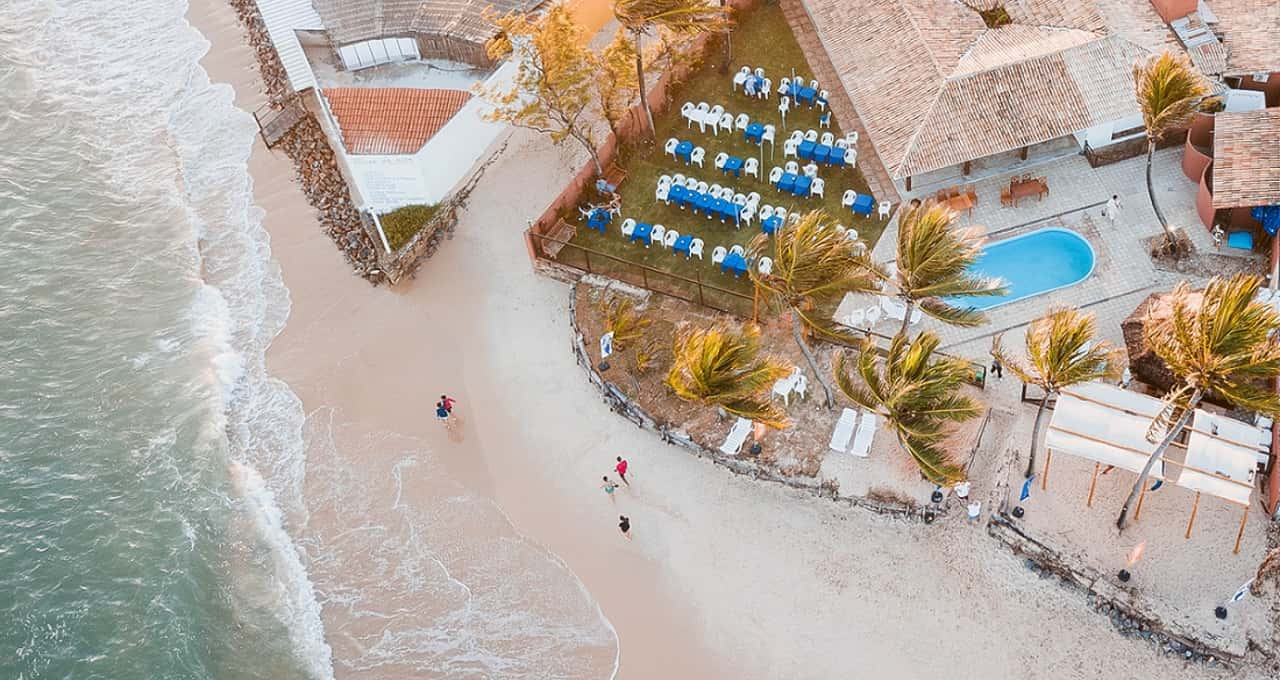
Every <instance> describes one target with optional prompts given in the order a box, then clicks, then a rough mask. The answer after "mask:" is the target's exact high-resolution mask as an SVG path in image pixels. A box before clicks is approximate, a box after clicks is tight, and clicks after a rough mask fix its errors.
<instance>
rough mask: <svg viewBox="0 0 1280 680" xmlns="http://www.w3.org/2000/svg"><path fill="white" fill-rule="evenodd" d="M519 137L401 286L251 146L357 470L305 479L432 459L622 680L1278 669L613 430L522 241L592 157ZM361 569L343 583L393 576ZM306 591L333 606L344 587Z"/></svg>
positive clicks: (236, 50) (314, 359)
mask: <svg viewBox="0 0 1280 680" xmlns="http://www.w3.org/2000/svg"><path fill="white" fill-rule="evenodd" d="M188 17H189V20H190V21H191V23H192V24H193V25H194V26H196V28H197V29H198V30H200V31H201V33H202V34H204V35H205V37H206V39H208V40H209V41H210V42H211V43H212V46H211V49H210V53H209V55H206V57H205V58H204V59H202V61H201V63H202V65H203V66H204V67H205V68H206V70H207V71H208V72H209V74H210V79H211V80H212V81H214V82H224V83H231V84H233V86H234V87H235V89H236V102H237V105H238V106H240V107H241V108H242V109H246V110H252V108H253V106H254V104H255V99H256V98H260V97H261V94H260V93H259V92H258V85H257V82H258V80H257V79H258V76H257V64H256V62H255V61H254V55H253V54H252V51H251V50H249V49H248V48H247V46H246V45H245V43H244V41H243V38H242V34H241V29H240V24H239V23H238V20H237V19H236V17H235V14H234V12H233V11H232V10H231V9H230V6H229V5H228V4H226V3H225V2H224V0H203V2H201V3H195V4H193V5H192V6H191V8H190V10H189V13H188ZM511 142H512V143H511V144H510V147H509V149H508V150H507V152H506V153H505V154H504V156H503V157H502V158H501V159H499V162H498V163H496V164H495V166H494V167H493V168H491V170H490V172H489V173H488V174H487V175H486V181H485V182H484V183H482V185H481V186H480V187H477V191H476V193H475V194H473V196H472V199H471V202H470V203H471V205H470V206H469V207H468V209H467V210H466V211H465V213H466V214H464V215H462V216H461V219H460V222H459V225H458V229H457V236H456V238H454V239H452V241H451V242H450V243H448V244H446V245H445V246H444V247H443V248H441V250H440V252H438V253H437V255H436V256H435V257H434V258H432V259H431V261H430V262H429V264H427V265H425V266H424V267H423V268H422V269H421V270H419V273H418V276H417V278H416V279H414V280H410V281H408V282H406V283H405V284H402V285H401V286H398V287H396V288H392V289H390V290H387V289H381V288H373V287H370V286H369V285H368V284H367V283H366V282H364V281H363V280H362V279H359V278H358V277H356V276H353V275H351V273H350V271H349V269H348V268H347V267H346V266H345V265H344V264H343V262H342V261H341V255H339V254H338V253H337V251H336V250H335V249H334V248H333V247H332V241H331V240H330V239H329V238H328V237H327V236H325V235H324V233H323V232H322V230H321V229H320V228H319V227H318V225H317V224H316V219H315V216H314V214H313V212H312V211H311V209H310V207H309V206H308V205H307V204H306V201H305V198H304V197H303V196H302V194H301V191H300V189H299V188H298V186H297V184H296V182H295V180H294V179H293V177H294V172H293V166H292V163H291V162H290V161H289V159H288V158H286V157H285V156H284V155H283V154H282V153H278V154H273V153H272V152H269V151H267V150H266V149H264V148H263V147H262V144H261V141H260V140H256V141H255V146H254V150H253V156H252V158H251V160H250V172H251V174H252V176H253V179H254V196H255V202H256V203H257V205H259V206H260V207H262V208H263V209H264V210H265V211H266V215H265V217H264V226H265V227H266V229H267V230H268V232H269V234H270V236H271V244H272V250H273V257H274V259H275V260H276V261H277V262H278V263H279V264H280V266H281V268H282V271H283V276H284V280H285V282H286V286H287V287H288V288H289V290H290V297H291V299H292V303H293V310H292V312H291V314H290V317H289V320H288V323H287V325H286V327H285V330H284V331H283V332H282V333H281V335H280V336H279V337H278V338H277V339H276V341H275V342H274V343H273V344H272V345H271V347H270V349H269V350H268V354H267V365H268V368H269V370H270V373H271V375H272V376H274V377H276V378H278V379H281V380H284V381H285V382H287V383H288V384H289V385H290V387H291V388H292V389H293V391H294V392H295V393H296V394H297V395H298V396H299V397H300V398H301V399H302V401H303V404H304V406H305V409H306V411H307V413H308V432H309V433H312V434H314V432H312V430H313V429H323V427H324V426H325V423H324V419H325V417H326V416H328V417H331V418H332V428H331V431H332V434H333V441H332V442H330V443H331V444H332V446H333V448H334V449H335V450H336V451H339V452H342V454H343V456H345V457H346V458H347V459H349V460H348V461H347V462H348V465H346V466H345V467H343V466H338V465H334V464H331V463H332V461H329V460H328V459H327V456H330V455H332V452H329V451H326V450H323V447H313V446H312V445H314V444H316V443H317V440H316V439H313V438H311V437H309V438H308V443H309V450H308V461H307V464H308V495H310V493H311V491H312V488H311V486H312V478H313V476H314V477H324V476H326V475H331V474H332V475H338V476H339V481H342V482H347V481H348V479H346V478H342V477H341V475H343V474H354V473H353V471H352V470H351V469H348V468H351V467H358V468H360V469H359V470H356V472H358V473H361V474H360V475H359V477H360V479H359V480H357V481H359V482H361V483H364V484H366V485H368V488H369V489H370V490H371V492H372V493H370V494H369V495H370V497H372V498H374V499H375V500H379V499H381V498H383V497H384V496H385V497H386V498H387V499H388V500H389V502H390V507H391V508H393V509H399V508H402V507H405V508H410V509H414V508H418V509H423V510H428V509H430V505H431V501H433V500H436V494H437V493H438V492H439V490H440V489H441V488H442V485H441V484H440V483H439V480H434V481H433V480H431V479H425V478H424V477H425V475H424V474H422V473H420V472H419V471H416V470H414V467H413V466H412V465H411V464H406V460H411V459H406V457H405V456H403V455H401V454H402V453H403V452H404V451H406V450H408V451H418V452H420V453H419V454H417V455H418V456H419V457H420V458H427V459H430V461H431V462H435V461H438V462H439V471H441V472H443V473H444V476H446V477H447V478H448V479H449V480H456V483H457V485H458V486H459V487H465V490H466V491H467V492H468V493H472V494H477V495H478V496H480V497H483V498H485V499H491V500H492V501H493V502H494V504H495V507H496V508H498V510H499V512H500V513H501V514H502V515H503V516H504V517H505V518H506V521H508V522H509V523H510V524H511V525H513V526H514V529H515V531H517V532H519V535H520V536H521V537H524V538H527V539H528V540H530V541H533V542H534V543H535V544H536V545H537V546H540V547H545V549H546V550H548V551H550V554H551V555H553V556H555V557H557V558H558V559H560V560H562V561H563V562H564V563H565V564H566V565H567V566H568V567H569V568H571V569H572V570H573V572H574V573H575V574H576V576H577V578H578V579H579V580H580V582H581V584H582V585H583V587H585V588H586V589H587V590H588V591H589V592H590V594H591V596H592V597H593V598H594V602H595V603H596V604H597V605H598V606H599V607H600V609H601V611H603V613H604V615H605V616H606V617H607V619H608V621H609V622H610V623H611V624H612V625H613V627H614V628H615V629H616V631H617V636H618V639H619V648H620V652H619V654H620V659H619V661H620V664H621V665H620V668H619V669H618V672H617V673H616V675H617V677H622V678H650V677H670V678H684V677H690V678H693V677H696V678H719V677H723V678H729V677H733V678H756V677H759V678H771V677H797V678H810V677H812V678H825V677H833V676H835V675H838V674H845V675H847V674H849V673H850V672H853V673H854V674H856V675H864V674H865V675H870V674H884V675H886V676H888V677H901V678H931V677H938V676H939V675H940V674H942V675H946V674H955V673H957V671H959V676H960V677H1012V676H1015V675H1016V676H1025V677H1052V678H1094V677H1156V676H1159V677H1167V678H1188V679H1190V678H1197V679H1198V678H1225V677H1241V678H1243V677H1250V678H1252V677H1262V676H1254V675H1252V674H1251V672H1250V671H1247V670H1246V671H1244V672H1242V673H1232V674H1231V675H1230V676H1228V675H1224V674H1223V673H1221V672H1213V671H1209V670H1206V669H1199V668H1187V667H1185V666H1184V665H1182V664H1180V663H1178V662H1177V660H1174V659H1169V658H1166V657H1161V656H1160V655H1158V654H1155V653H1152V652H1151V651H1150V650H1149V649H1147V648H1146V647H1144V646H1141V645H1139V644H1135V643H1133V642H1131V641H1128V640H1126V639H1124V638H1121V637H1120V636H1119V635H1117V634H1116V633H1115V631H1113V630H1111V628H1110V624H1109V623H1108V622H1107V620H1106V618H1105V617H1100V616H1098V615H1097V614H1096V613H1093V612H1091V611H1089V609H1088V607H1087V605H1086V603H1085V600H1084V598H1083V597H1081V596H1076V595H1075V594H1072V593H1064V592H1063V589H1062V588H1060V587H1059V586H1057V585H1056V584H1055V583H1053V582H1046V581H1044V580H1042V579H1040V578H1038V577H1037V576H1036V575H1034V574H1030V573H1028V572H1027V570H1026V569H1025V568H1023V567H1022V565H1021V564H1020V560H1018V559H1016V558H1015V557H1013V556H1011V555H1008V554H1006V553H1005V552H1004V551H1003V549H1002V548H998V547H997V546H996V545H995V544H994V542H992V541H990V540H989V539H987V538H985V537H983V536H981V534H979V533H978V532H977V531H973V530H968V529H966V528H964V527H963V526H959V527H942V526H935V527H925V526H919V525H907V524H905V523H902V522H897V521H893V520H887V519H883V518H878V517H868V516H867V513H863V512H861V511H860V510H858V509H841V508H836V507H830V506H831V505H832V504H830V503H829V502H827V501H825V500H818V499H812V498H808V497H807V496H806V495H804V494H801V493H799V492H795V491H791V490H788V489H782V488H763V487H761V485H758V484H756V483H755V482H754V481H753V480H749V479H741V478H738V477H737V476H736V475H729V474H726V473H725V472H724V471H723V470H720V469H718V468H716V467H715V466H714V465H713V464H711V463H709V462H707V461H703V460H699V459H695V458H694V457H692V456H689V454H688V453H687V452H685V451H682V450H680V449H676V448H672V447H669V446H666V445H663V444H661V443H660V442H658V441H656V439H655V438H653V437H652V436H651V435H650V434H648V433H646V432H644V431H642V430H638V429H637V428H635V427H633V426H632V425H631V423H629V422H626V421H624V420H623V419H621V418H618V417H617V416H616V415H615V414H613V413H611V412H609V410H608V409H607V408H606V407H604V405H602V404H601V402H600V398H599V394H598V392H596V391H595V390H594V389H593V388H592V387H591V385H590V384H589V383H588V382H587V381H586V380H584V379H583V378H584V376H583V375H582V373H581V372H580V370H581V369H579V368H578V367H577V365H576V364H575V363H574V361H573V357H572V352H571V351H570V348H569V344H570V342H571V338H570V330H569V328H568V321H567V318H566V315H567V313H568V312H567V306H566V303H567V286H566V284H563V283H559V282H555V281H550V280H547V279H543V278H539V277H537V276H536V275H534V274H533V273H532V271H531V268H530V266H529V263H528V260H527V256H526V255H525V251H524V244H523V242H522V240H521V239H520V238H519V232H520V230H521V229H522V228H523V223H522V220H523V217H524V213H525V212H526V211H527V212H528V214H537V213H538V212H540V211H541V210H542V209H543V207H545V201H546V197H547V196H550V195H554V194H555V193H556V192H557V191H559V187H560V186H561V185H562V184H563V181H564V180H566V179H567V178H568V177H569V176H570V175H572V174H573V172H575V171H576V169H577V168H578V167H579V163H578V159H577V158H568V157H566V156H564V155H562V154H561V152H560V150H557V149H554V148H548V145H547V144H546V143H545V141H544V140H543V139H541V138H539V137H537V136H536V135H532V134H523V133H516V134H514V135H512V137H511ZM530 168H532V169H534V170H536V171H537V173H538V175H537V176H536V178H534V175H533V173H532V172H530ZM531 178H532V179H531ZM436 386H441V387H436ZM440 391H447V392H449V393H450V394H452V395H454V396H456V397H458V398H459V399H460V402H459V413H460V415H462V416H463V419H464V423H463V424H462V427H461V428H460V437H458V438H457V440H456V441H455V440H453V439H451V438H450V437H448V436H447V435H446V434H445V432H443V431H442V428H440V427H439V426H438V425H437V424H436V423H434V422H431V421H432V420H433V419H434V418H433V416H432V414H431V413H430V408H429V407H430V405H431V404H432V403H434V399H435V398H436V396H437V395H438V394H439V392H440ZM313 448H315V450H313ZM391 449H393V450H394V453H392V452H391V451H389V450H391ZM615 453H616V454H621V455H624V456H627V457H628V459H629V460H630V461H631V464H632V471H631V474H630V475H629V476H631V477H632V481H633V482H634V483H635V484H636V486H635V487H632V488H628V489H626V490H625V493H624V494H623V495H621V497H620V498H619V499H618V500H617V503H616V505H614V506H611V505H610V504H609V501H608V500H606V499H605V498H604V495H603V493H602V492H601V491H600V490H599V489H598V488H596V486H595V485H596V483H597V482H598V480H599V475H600V474H602V473H603V472H607V471H608V470H609V468H610V467H611V461H612V460H613V455H615ZM425 467H427V466H422V465H419V466H418V468H419V469H421V468H425ZM402 470H411V472H408V473H406V474H405V475H404V476H403V477H402V476H401V472H402ZM402 482H403V483H402ZM362 488H363V487H362ZM443 488H445V489H446V490H449V489H452V488H453V486H452V482H451V484H450V485H447V486H445V487H443ZM345 510H347V509H345V508H330V509H328V510H326V511H320V512H317V511H315V510H313V511H312V514H311V518H310V522H309V527H308V528H309V529H310V528H312V527H321V528H323V527H325V526H326V525H327V524H328V523H332V524H334V525H335V526H341V525H338V524H337V523H336V521H335V518H336V517H337V516H338V515H341V514H342V512H343V511H345ZM356 510H359V509H356ZM618 512H621V513H624V514H628V515H630V516H631V517H632V518H633V523H634V527H635V528H634V530H633V531H634V533H635V540H634V541H631V542H627V541H625V540H624V539H621V538H620V537H619V536H618V534H617V528H616V526H615V524H616V519H614V518H615V517H616V514H617V513H618ZM423 517H424V518H427V519H429V518H430V517H429V516H428V515H424V516H423ZM417 526H418V527H419V528H420V529H421V530H423V531H427V532H429V531H430V529H431V524H430V522H424V523H420V524H418V525H417ZM307 533H310V532H309V531H308V532H307ZM295 538H297V537H295ZM302 538H303V543H307V542H308V541H309V540H310V538H309V537H307V536H304V537H302ZM455 538H456V537H455ZM466 538H467V539H471V538H474V537H473V536H468V537H466ZM459 542H460V543H465V542H466V541H465V540H464V541H459ZM313 566H314V565H313ZM355 566H359V567H361V568H360V569H359V570H358V573H357V572H356V571H353V572H352V573H351V574H350V578H351V579H356V578H357V577H360V576H363V577H365V578H367V579H373V578H377V576H378V574H377V572H376V571H375V570H373V569H372V568H370V569H369V570H367V571H368V573H366V569H364V566H365V565H363V564H358V565H355ZM369 566H370V567H372V565H369ZM312 579H313V582H314V583H315V585H316V589H317V591H318V592H324V593H326V595H329V596H332V594H333V593H334V592H335V591H341V590H342V589H343V588H349V587H350V583H342V582H335V581H332V580H328V581H326V580H325V579H318V578H316V576H315V575H314V574H313V575H312ZM538 583H540V582H538ZM536 590H540V587H539V588H537V589H535V591H530V592H529V593H528V596H529V599H534V598H536V597H537V596H538V595H539V594H540V593H539V592H536ZM395 595H397V596H398V595H399V593H395ZM429 604H430V601H427V602H426V605H424V608H423V610H422V611H423V613H421V614H420V615H421V616H422V617H429V616H431V615H432V614H433V612H431V611H429V610H428V608H427V607H428V606H429ZM413 611H414V613H418V610H413ZM331 614H332V612H331V611H329V609H328V607H326V611H325V612H323V613H322V616H323V617H324V618H325V623H326V642H329V643H330V644H331V645H332V646H333V648H334V657H335V672H336V673H337V675H338V677H377V678H384V677H423V676H424V674H425V675H430V674H429V673H426V672H425V671H424V670H423V669H415V668H409V667H403V668H402V667H396V666H394V665H392V664H388V665H386V666H383V667H376V668H371V669H364V670H363V671H362V670H348V669H346V668H343V667H342V666H341V662H342V661H343V654H342V651H341V650H342V649H343V643H344V642H346V641H347V639H346V638H347V637H348V636H347V633H348V631H345V630H341V629H337V628H333V627H331V626H330V615H331ZM357 632H358V631H357ZM623 647H625V648H623ZM610 661H611V660H610ZM854 669H857V670H854ZM574 677H579V676H574Z"/></svg>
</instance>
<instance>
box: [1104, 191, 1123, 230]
mask: <svg viewBox="0 0 1280 680" xmlns="http://www.w3.org/2000/svg"><path fill="white" fill-rule="evenodd" d="M1102 214H1103V216H1105V217H1106V218H1107V219H1109V220H1111V224H1115V223H1116V216H1117V215H1119V214H1120V197H1119V196H1117V195H1116V194H1111V198H1108V199H1107V207H1105V208H1103V209H1102Z"/></svg>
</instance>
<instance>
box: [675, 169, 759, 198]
mask: <svg viewBox="0 0 1280 680" xmlns="http://www.w3.org/2000/svg"><path fill="white" fill-rule="evenodd" d="M674 184H679V185H681V186H683V187H684V188H686V189H689V190H690V191H696V192H698V193H700V194H711V196H712V197H713V198H720V199H724V200H726V201H733V202H734V203H736V204H738V205H741V206H745V205H751V204H755V203H759V202H760V194H759V193H757V192H755V191H752V192H749V193H745V194H744V193H742V192H740V191H737V192H735V191H734V190H733V187H731V186H728V185H723V186H722V185H720V184H708V183H707V182H705V181H702V180H699V179H698V178H697V177H693V176H689V177H685V176H684V175H682V174H680V173H678V172H677V173H676V174H674V175H660V176H659V177H658V183H657V186H656V189H657V191H659V192H663V190H669V189H670V188H671V186H672V185H674ZM655 196H656V195H655ZM657 200H659V201H665V200H667V199H666V198H664V197H658V198H657Z"/></svg>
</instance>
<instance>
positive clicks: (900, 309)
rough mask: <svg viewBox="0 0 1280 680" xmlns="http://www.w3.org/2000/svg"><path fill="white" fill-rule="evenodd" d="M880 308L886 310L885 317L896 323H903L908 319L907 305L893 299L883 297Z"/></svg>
mask: <svg viewBox="0 0 1280 680" xmlns="http://www.w3.org/2000/svg"><path fill="white" fill-rule="evenodd" d="M880 308H881V309H883V310H884V315H885V316H887V317H889V318H890V319H893V320H894V321H902V320H903V319H905V318H907V306H906V304H904V303H902V302H899V301H897V300H894V299H892V298H887V297H881V298H880Z"/></svg>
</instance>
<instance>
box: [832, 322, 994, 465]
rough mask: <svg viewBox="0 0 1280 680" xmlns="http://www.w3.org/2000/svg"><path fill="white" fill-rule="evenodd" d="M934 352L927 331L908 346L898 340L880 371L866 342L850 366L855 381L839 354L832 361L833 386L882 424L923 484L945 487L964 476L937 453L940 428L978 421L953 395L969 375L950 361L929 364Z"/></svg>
mask: <svg viewBox="0 0 1280 680" xmlns="http://www.w3.org/2000/svg"><path fill="white" fill-rule="evenodd" d="M937 347H938V336H936V335H934V334H933V333H930V332H928V331H926V332H924V333H921V334H920V335H919V337H917V338H916V339H915V341H914V342H908V340H907V338H906V336H905V335H902V334H898V335H895V336H894V337H893V340H892V341H891V342H890V343H889V353H888V354H887V355H886V356H885V359H884V362H883V365H881V363H880V362H879V361H878V359H877V357H876V346H875V342H874V341H872V340H871V338H866V339H865V340H863V342H862V347H861V349H860V350H859V353H858V357H857V359H856V362H855V364H854V366H853V370H854V373H855V374H856V375H857V380H856V381H855V380H854V378H853V377H852V376H851V375H850V374H849V371H848V368H849V359H848V357H847V355H846V353H845V352H841V353H840V354H839V355H837V356H836V364H835V374H836V384H837V385H839V386H840V391H841V392H843V393H844V395H845V396H846V397H848V398H849V399H850V400H852V401H853V402H854V403H856V404H858V405H859V406H861V407H863V408H865V409H868V410H871V411H874V412H876V413H877V414H878V415H880V416H882V417H884V419H885V420H886V421H888V423H889V424H890V425H891V426H892V427H893V429H894V430H895V431H896V432H897V435H898V441H899V442H900V443H901V444H902V447H903V448H904V449H906V450H907V453H909V454H911V457H912V459H914V460H915V462H916V465H918V466H920V473H921V474H922V475H924V477H925V479H928V480H929V481H930V482H933V483H934V484H951V483H954V482H958V481H961V480H962V479H964V470H962V469H961V468H960V466H958V465H956V464H955V463H954V462H952V460H951V458H950V456H949V455H948V454H947V452H946V451H944V450H943V449H942V448H941V443H942V440H943V439H944V438H945V437H946V431H945V429H944V426H945V425H947V424H948V423H959V422H963V421H965V420H968V419H970V418H972V417H974V416H976V415H978V414H979V413H980V412H981V407H980V406H979V405H978V404H977V403H975V402H974V401H973V400H972V399H970V398H969V397H967V396H965V395H963V394H960V393H959V389H960V387H961V386H962V385H963V384H964V383H965V381H966V380H967V379H968V377H969V374H970V367H969V364H968V362H966V361H964V360H963V359H957V358H954V357H942V358H937V359H934V358H933V352H934V350H936V349H937Z"/></svg>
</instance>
